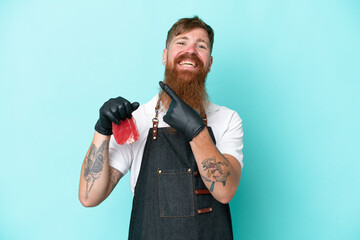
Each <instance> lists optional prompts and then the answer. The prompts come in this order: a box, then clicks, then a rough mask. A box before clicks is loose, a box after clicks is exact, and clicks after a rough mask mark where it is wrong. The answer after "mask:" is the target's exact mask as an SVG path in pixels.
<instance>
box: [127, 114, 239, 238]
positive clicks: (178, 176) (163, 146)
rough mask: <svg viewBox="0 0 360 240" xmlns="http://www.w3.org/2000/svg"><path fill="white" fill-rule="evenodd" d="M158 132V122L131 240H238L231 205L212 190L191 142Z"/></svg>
mask: <svg viewBox="0 0 360 240" xmlns="http://www.w3.org/2000/svg"><path fill="white" fill-rule="evenodd" d="M156 115H157V114H156ZM157 126H158V120H157V116H156V117H155V118H154V119H153V128H150V129H149V134H148V137H147V141H146V145H145V149H144V154H143V158H142V163H141V167H140V172H139V177H138V180H137V183H136V186H135V193H134V199H133V206H132V212H131V220H130V230H129V239H131V240H138V239H150V240H153V239H154V240H160V239H164V240H173V239H184V240H192V239H194V240H199V239H206V240H210V239H219V240H220V239H221V240H227V239H233V233H232V225H231V216H230V208H229V204H222V203H220V202H218V201H217V200H216V199H215V198H214V197H213V196H212V195H211V194H210V192H209V190H208V189H207V188H206V186H205V184H204V183H203V181H202V179H201V176H200V174H199V170H198V167H197V164H196V161H195V158H194V155H193V153H192V150H191V147H190V144H189V142H188V141H187V140H186V139H185V137H184V135H183V134H182V133H180V132H177V131H175V130H174V129H172V128H158V127H157ZM208 130H209V133H210V135H211V137H212V139H213V141H214V142H215V139H214V135H213V132H212V130H211V128H210V127H208Z"/></svg>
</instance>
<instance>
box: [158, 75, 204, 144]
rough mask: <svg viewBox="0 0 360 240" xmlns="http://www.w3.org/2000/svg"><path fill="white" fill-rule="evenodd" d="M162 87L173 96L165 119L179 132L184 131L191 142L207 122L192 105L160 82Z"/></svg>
mask: <svg viewBox="0 0 360 240" xmlns="http://www.w3.org/2000/svg"><path fill="white" fill-rule="evenodd" d="M159 84H160V87H161V88H162V89H163V90H164V92H166V93H167V94H168V95H169V96H170V97H171V103H170V105H169V109H168V111H167V113H166V115H165V116H164V121H165V122H166V123H168V124H169V125H170V126H171V127H173V128H175V129H176V130H178V131H179V132H182V133H183V134H184V135H185V137H186V139H187V140H188V141H189V142H190V141H191V140H192V139H193V138H194V137H195V136H196V135H198V134H199V133H200V132H201V131H202V130H203V129H204V128H205V123H204V121H203V119H202V118H201V117H200V115H199V113H198V112H196V111H195V110H194V109H193V108H192V107H190V106H189V105H187V104H186V103H185V102H184V101H183V100H182V99H181V98H179V97H178V95H176V93H175V92H174V91H173V90H172V89H171V88H170V87H169V86H168V85H166V84H165V83H163V82H159Z"/></svg>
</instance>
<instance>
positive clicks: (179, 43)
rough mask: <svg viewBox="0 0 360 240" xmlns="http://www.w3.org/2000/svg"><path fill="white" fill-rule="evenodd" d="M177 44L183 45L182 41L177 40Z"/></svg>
mask: <svg viewBox="0 0 360 240" xmlns="http://www.w3.org/2000/svg"><path fill="white" fill-rule="evenodd" d="M177 44H178V45H184V44H185V43H184V42H177Z"/></svg>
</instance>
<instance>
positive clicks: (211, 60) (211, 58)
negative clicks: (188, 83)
mask: <svg viewBox="0 0 360 240" xmlns="http://www.w3.org/2000/svg"><path fill="white" fill-rule="evenodd" d="M212 64H213V57H212V56H210V63H209V69H208V72H210V70H211V65H212Z"/></svg>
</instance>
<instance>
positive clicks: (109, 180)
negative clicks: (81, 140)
mask: <svg viewBox="0 0 360 240" xmlns="http://www.w3.org/2000/svg"><path fill="white" fill-rule="evenodd" d="M109 141H110V136H105V135H102V134H100V133H98V132H96V131H95V134H94V138H93V141H92V143H91V146H90V148H89V150H88V152H87V154H86V156H85V159H84V162H83V165H82V168H81V175H80V185H79V200H80V202H81V204H82V205H83V206H85V207H94V206H97V205H99V204H100V203H101V202H102V201H104V200H105V199H106V198H107V197H108V196H109V194H110V193H111V192H112V190H113V189H114V187H115V186H116V184H117V183H118V182H119V180H120V178H121V177H122V176H123V174H122V173H121V172H120V171H118V170H117V169H115V168H112V167H110V166H109Z"/></svg>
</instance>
